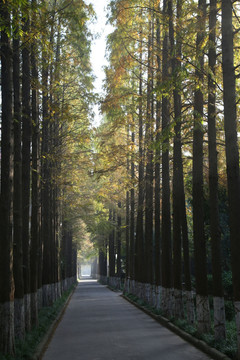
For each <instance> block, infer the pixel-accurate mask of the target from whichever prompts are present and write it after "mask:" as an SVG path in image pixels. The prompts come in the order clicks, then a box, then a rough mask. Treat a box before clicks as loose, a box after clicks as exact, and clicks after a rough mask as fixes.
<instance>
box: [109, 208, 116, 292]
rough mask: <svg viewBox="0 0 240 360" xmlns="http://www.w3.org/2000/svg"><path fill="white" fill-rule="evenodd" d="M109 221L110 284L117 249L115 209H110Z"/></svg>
mask: <svg viewBox="0 0 240 360" xmlns="http://www.w3.org/2000/svg"><path fill="white" fill-rule="evenodd" d="M109 222H110V226H111V230H110V234H109V246H108V251H109V255H108V257H109V281H110V285H111V284H112V282H113V278H114V276H115V251H114V230H113V228H112V227H113V210H109Z"/></svg>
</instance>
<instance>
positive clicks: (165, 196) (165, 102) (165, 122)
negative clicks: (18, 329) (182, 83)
mask: <svg viewBox="0 0 240 360" xmlns="http://www.w3.org/2000/svg"><path fill="white" fill-rule="evenodd" d="M163 14H164V15H165V17H166V15H167V0H164V3H163ZM163 31H164V38H163V39H164V40H163V54H162V63H163V64H162V76H163V82H167V81H168V66H169V65H168V61H169V58H168V24H166V25H164V27H163ZM169 123H170V114H169V99H168V97H167V96H163V98H162V136H163V149H162V287H163V288H162V306H163V311H164V313H165V315H166V316H168V317H170V316H171V315H172V304H171V302H172V301H171V291H172V290H171V287H172V274H171V268H172V265H171V264H172V246H171V215H170V174H169V134H168V132H169Z"/></svg>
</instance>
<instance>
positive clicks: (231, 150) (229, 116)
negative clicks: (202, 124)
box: [222, 0, 240, 359]
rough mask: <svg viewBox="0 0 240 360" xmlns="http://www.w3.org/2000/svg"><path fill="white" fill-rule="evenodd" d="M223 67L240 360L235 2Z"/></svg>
mask: <svg viewBox="0 0 240 360" xmlns="http://www.w3.org/2000/svg"><path fill="white" fill-rule="evenodd" d="M222 68H223V99H224V130H225V139H226V140H225V141H226V160H227V181H228V202H229V222H230V241H231V255H232V256H231V261H232V273H233V293H234V302H235V311H236V323H237V339H238V359H240V271H239V265H240V252H239V243H240V221H239V203H240V179H239V149H238V138H237V114H236V84H235V70H234V58H233V26H232V3H231V1H229V0H222Z"/></svg>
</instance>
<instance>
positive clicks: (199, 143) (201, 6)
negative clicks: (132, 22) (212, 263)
mask: <svg viewBox="0 0 240 360" xmlns="http://www.w3.org/2000/svg"><path fill="white" fill-rule="evenodd" d="M205 19H206V1H205V0H199V2H198V20H197V24H198V32H197V41H196V59H197V69H196V72H195V76H196V89H195V94H194V129H193V238H194V254H195V275H196V293H197V321H198V331H199V332H200V333H205V332H209V330H210V310H209V304H208V289H207V267H206V244H205V233H204V205H203V201H204V198H203V196H204V195H203V133H204V130H203V126H202V121H203V101H204V100H203V90H202V84H203V81H204V77H203V66H204V57H203V50H202V48H201V47H202V42H203V40H204V34H205Z"/></svg>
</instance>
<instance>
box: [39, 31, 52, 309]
mask: <svg viewBox="0 0 240 360" xmlns="http://www.w3.org/2000/svg"><path fill="white" fill-rule="evenodd" d="M44 41H45V37H43V43H44ZM48 71H49V69H48V65H47V54H46V51H45V50H44V49H43V51H42V89H43V90H42V92H43V95H42V122H43V124H42V150H41V152H42V164H41V171H42V174H41V177H42V184H41V202H42V204H41V206H42V211H41V217H42V218H41V224H42V226H41V236H42V246H43V268H42V285H43V288H42V291H43V305H44V306H49V305H51V302H52V300H51V292H50V271H51V247H50V245H51V239H50V170H49V112H48V102H49V96H48Z"/></svg>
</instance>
